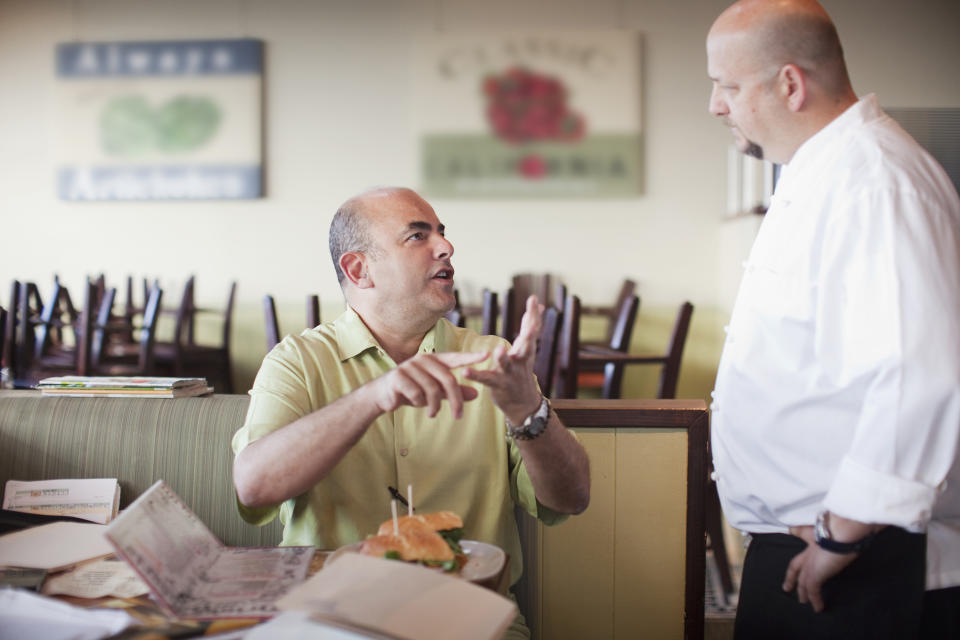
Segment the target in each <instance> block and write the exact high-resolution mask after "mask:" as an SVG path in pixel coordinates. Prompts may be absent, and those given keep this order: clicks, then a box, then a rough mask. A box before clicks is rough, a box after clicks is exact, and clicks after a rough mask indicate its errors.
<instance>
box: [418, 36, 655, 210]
mask: <svg viewBox="0 0 960 640" xmlns="http://www.w3.org/2000/svg"><path fill="white" fill-rule="evenodd" d="M639 45H640V40H639V35H638V34H637V33H635V32H629V31H625V30H610V31H555V30H550V31H547V30H543V31H529V32H509V33H497V32H441V33H438V34H434V35H431V36H429V37H426V38H424V39H423V40H422V41H420V43H419V45H418V47H417V50H416V54H415V56H416V60H415V64H414V68H415V69H416V78H415V86H416V100H415V110H414V113H415V114H416V118H417V134H418V136H419V143H420V175H421V188H422V190H423V191H424V193H426V194H429V195H433V196H440V197H462V198H483V197H497V198H502V197H520V198H524V197H534V198H537V197H565V198H566V197H587V198H604V197H610V198H620V197H630V196H635V195H638V194H639V193H640V192H641V184H642V183H641V169H642V167H641V160H642V155H641V151H642V140H641V127H640V123H641V119H640V86H641V84H640V46H639Z"/></svg>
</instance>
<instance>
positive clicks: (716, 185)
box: [0, 0, 960, 397]
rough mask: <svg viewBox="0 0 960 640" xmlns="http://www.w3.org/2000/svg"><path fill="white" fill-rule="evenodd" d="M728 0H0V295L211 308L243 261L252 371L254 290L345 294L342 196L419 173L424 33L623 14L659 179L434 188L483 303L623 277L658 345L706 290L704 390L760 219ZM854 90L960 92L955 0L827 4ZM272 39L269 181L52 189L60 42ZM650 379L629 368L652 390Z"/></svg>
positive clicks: (611, 285)
mask: <svg viewBox="0 0 960 640" xmlns="http://www.w3.org/2000/svg"><path fill="white" fill-rule="evenodd" d="M726 4H727V3H726V2H722V1H715V0H688V1H684V2H676V1H675V0H642V1H641V0H590V1H587V0H519V1H518V0H509V1H507V0H488V1H486V2H477V1H476V0H471V1H468V0H356V1H349V0H337V1H333V0H329V1H328V0H204V1H203V2H197V1H193V0H166V1H164V2H151V1H146V0H71V1H67V0H0V224H2V231H0V232H2V237H3V238H4V242H3V246H2V249H0V304H5V302H6V295H7V286H6V284H4V283H5V282H9V280H10V279H12V278H20V279H29V280H34V281H36V282H37V283H38V284H39V285H40V286H41V290H43V291H46V290H47V289H48V288H49V283H50V282H51V280H52V277H53V274H54V273H58V274H60V276H61V278H62V279H63V280H64V282H65V283H66V284H67V285H68V286H71V287H72V288H79V285H80V283H81V282H82V278H83V277H84V275H86V274H89V273H99V272H105V273H106V275H107V277H108V279H110V280H111V281H112V282H116V283H118V284H119V282H120V280H121V279H122V278H125V277H126V276H127V275H128V274H132V275H134V276H136V277H142V276H147V277H151V278H154V277H158V278H160V280H161V284H162V285H163V286H164V288H165V291H166V292H167V293H166V300H167V302H168V304H170V303H172V302H173V301H175V300H176V299H177V298H178V296H179V293H180V289H181V287H182V285H183V282H184V280H185V279H186V277H187V276H188V275H189V274H191V273H195V274H196V275H197V296H198V298H199V301H200V303H201V304H203V305H207V306H219V305H222V303H223V301H224V299H225V297H226V290H227V285H228V283H229V281H230V280H232V279H236V280H238V281H239V283H240V288H239V294H238V295H239V305H238V308H239V317H238V320H239V321H238V323H237V327H236V329H235V331H234V346H235V352H236V355H237V364H236V368H237V373H238V374H239V375H238V378H239V381H240V384H241V385H242V386H245V385H248V384H249V383H250V380H251V379H252V374H253V372H255V370H256V368H257V366H258V364H259V360H260V358H262V356H263V354H264V351H265V349H264V347H263V328H262V321H261V316H260V311H259V309H260V307H259V301H260V298H261V297H262V296H263V295H264V294H265V293H272V294H273V295H275V296H276V297H277V299H278V304H279V306H280V309H281V314H282V315H283V319H284V320H285V321H286V324H285V326H284V328H285V329H286V330H293V329H299V328H301V327H302V326H303V319H302V318H303V302H302V301H303V296H304V295H305V294H306V293H308V292H316V293H319V294H320V295H321V299H322V303H323V315H324V317H325V318H331V317H332V316H333V315H334V314H335V313H336V312H337V311H338V309H340V308H341V306H342V302H341V299H340V294H339V289H338V287H337V283H336V280H335V277H334V275H333V270H332V267H331V266H330V262H329V258H328V254H327V249H326V233H327V226H328V223H329V220H330V216H331V215H332V212H333V211H334V210H335V208H336V207H337V205H338V204H339V203H341V202H342V201H343V200H344V199H346V198H347V197H348V196H350V195H351V194H353V193H355V192H357V191H359V190H361V189H364V188H366V187H368V186H372V185H381V184H402V185H412V186H416V185H417V182H418V175H417V166H416V142H417V141H416V137H415V135H414V133H413V131H412V130H411V126H410V125H411V122H413V121H414V115H415V114H413V113H412V103H413V100H412V96H411V91H412V88H411V87H412V82H411V74H412V73H413V70H412V69H411V65H410V64H409V61H410V59H411V53H412V50H413V47H414V46H415V44H416V42H417V39H418V38H420V37H423V36H424V35H425V34H429V33H431V32H432V31H434V30H438V29H439V30H454V29H463V28H479V27H484V28H506V27H509V28H524V27H528V28H538V29H539V28H553V27H556V28H583V29H627V30H631V31H634V32H636V33H637V34H638V35H639V37H640V38H641V41H642V46H641V51H642V61H641V69H642V79H641V92H642V99H641V101H642V104H641V111H642V127H643V145H644V148H643V167H644V168H643V172H644V173H643V177H642V178H643V179H642V183H643V185H644V192H643V193H642V195H640V196H638V197H635V198H628V199H620V200H602V201H597V200H541V201H530V200H522V201H521V200H484V201H462V200H435V201H434V202H433V204H434V206H435V208H436V209H437V211H438V214H439V215H440V217H441V219H442V220H443V221H444V222H445V224H446V225H447V227H448V229H449V237H450V238H451V239H452V241H453V242H454V244H455V245H456V248H457V253H456V256H455V266H456V267H457V281H458V286H459V287H460V289H461V292H462V293H463V296H464V298H465V299H466V301H467V302H471V301H474V300H476V299H477V297H478V296H479V291H480V289H481V288H482V287H484V286H488V287H492V288H495V289H503V288H504V287H505V286H506V285H507V282H508V280H509V276H510V274H512V273H514V272H518V271H551V272H556V273H559V274H560V275H561V276H563V278H564V279H565V280H566V282H567V284H568V285H569V287H570V288H571V290H572V291H573V292H575V293H578V294H579V295H580V296H581V298H582V299H583V300H584V302H585V303H587V304H602V303H606V302H608V301H610V300H611V299H612V298H613V296H614V295H615V292H616V290H617V287H618V285H619V283H620V281H621V280H622V279H623V278H624V277H630V278H633V279H635V280H637V281H638V282H639V284H640V293H641V296H642V299H643V302H642V304H641V313H640V320H639V323H640V324H639V330H638V332H637V339H636V341H635V345H634V348H635V350H645V349H647V348H656V349H662V348H663V345H664V344H665V341H666V337H667V334H668V333H669V328H670V323H671V320H672V316H673V313H674V310H675V308H676V306H677V304H679V303H680V302H681V301H682V300H684V299H689V300H691V301H692V302H693V303H694V304H695V305H696V311H695V313H694V324H693V329H692V333H691V336H690V342H689V348H688V353H687V356H686V358H685V362H684V370H683V373H682V375H681V382H680V394H681V395H682V396H685V397H703V396H705V395H706V394H707V393H708V391H709V389H710V387H711V385H712V378H713V374H714V372H715V368H716V362H717V359H718V357H719V352H720V348H721V346H722V335H723V334H722V330H721V327H722V325H723V324H724V323H725V320H726V315H727V313H728V312H729V308H730V305H731V302H732V297H733V295H734V293H735V291H736V281H737V278H738V274H739V263H740V260H741V259H742V258H743V256H744V254H745V251H746V249H747V248H748V247H749V242H750V239H751V237H752V235H753V233H754V232H755V228H756V220H754V219H749V218H741V219H737V220H733V221H730V220H724V217H725V205H726V184H727V180H726V175H727V149H728V146H729V134H728V132H727V131H726V130H725V129H724V127H722V126H720V124H719V123H718V122H716V121H714V119H713V118H712V117H710V116H709V115H708V114H707V111H706V103H707V98H708V94H709V88H710V87H709V82H708V80H707V77H706V69H705V65H706V61H705V53H704V45H703V39H704V35H705V33H706V31H707V29H708V28H709V25H710V23H711V21H712V20H713V18H714V17H715V15H716V14H717V13H718V12H719V11H720V10H722V8H723V7H724V6H725V5H726ZM824 4H825V6H826V7H827V9H828V10H829V11H831V13H832V14H833V16H834V18H835V20H836V22H837V25H838V29H839V31H840V35H841V38H842V39H843V40H844V43H845V46H846V51H847V57H848V61H849V66H850V68H851V73H852V77H853V80H854V86H855V88H856V89H857V91H858V92H860V93H867V92H876V93H877V94H878V95H879V97H880V101H881V104H883V105H886V106H896V107H958V106H960V83H958V82H957V76H956V71H955V66H954V65H955V62H956V61H957V60H958V59H960V39H958V38H957V37H956V33H957V28H958V27H960V3H957V2H956V0H924V1H921V2H906V1H904V0H878V1H876V2H862V1H859V0H833V1H830V0H826V1H825V3H824ZM233 37H255V38H260V39H262V40H263V41H264V42H265V46H266V48H265V51H266V68H265V73H264V105H265V116H264V127H265V148H264V164H265V168H266V171H265V176H266V188H267V195H266V197H264V198H262V199H259V200H252V201H219V202H218V201H213V202H142V203H137V202H100V203H68V202H62V201H59V200H58V199H57V197H56V195H55V192H54V180H53V176H54V165H55V157H54V152H53V149H54V147H55V144H54V143H55V140H53V131H54V119H55V118H54V105H53V99H54V94H55V80H54V64H53V61H54V46H55V44H56V43H58V42H70V41H78V40H80V41H105V40H137V39H145V40H146V39H188V38H233ZM654 377H655V376H653V375H649V374H642V373H639V372H633V373H629V374H628V379H627V391H628V393H629V394H631V395H634V396H641V395H649V394H650V393H652V389H653V384H654Z"/></svg>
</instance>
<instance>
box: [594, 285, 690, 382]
mask: <svg viewBox="0 0 960 640" xmlns="http://www.w3.org/2000/svg"><path fill="white" fill-rule="evenodd" d="M692 316H693V305H692V304H691V303H689V302H684V303H683V304H681V305H680V309H679V310H678V311H677V319H676V321H675V322H674V325H673V333H672V335H671V337H670V342H669V344H668V346H667V352H666V353H665V354H663V355H633V354H628V353H618V352H614V351H612V350H605V349H601V348H599V347H591V348H589V349H581V350H580V354H581V357H580V360H581V363H582V362H584V361H587V362H602V363H604V367H605V371H604V383H603V397H604V398H618V397H620V387H621V383H622V382H623V368H624V367H625V366H626V365H628V364H655V365H660V366H661V367H662V369H661V371H660V384H659V386H658V387H657V398H660V399H671V398H676V397H677V382H678V380H679V378H680V361H681V359H682V358H683V348H684V346H685V345H686V342H687V333H688V332H689V330H690V318H691V317H692Z"/></svg>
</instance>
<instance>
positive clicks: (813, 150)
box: [787, 93, 882, 167]
mask: <svg viewBox="0 0 960 640" xmlns="http://www.w3.org/2000/svg"><path fill="white" fill-rule="evenodd" d="M881 114H882V111H880V106H879V104H878V103H877V96H876V95H875V94H873V93H871V94H868V95H865V96H863V97H862V98H860V99H859V100H857V101H856V102H855V103H853V104H852V105H850V107H849V108H847V110H846V111H844V112H843V113H841V114H840V115H839V116H837V117H836V118H834V119H833V120H831V121H830V123H829V124H827V126H825V127H824V128H823V129H820V131H817V132H816V133H815V134H813V135H812V136H810V138H808V139H807V141H806V142H804V143H803V144H802V145H800V148H799V149H797V151H796V153H794V154H793V158H791V159H790V163H789V164H788V165H787V166H788V167H790V166H801V165H804V164H806V162H807V160H808V159H809V158H815V157H816V156H818V155H819V154H820V152H821V150H823V149H825V148H826V147H828V146H830V145H832V144H833V143H834V142H835V141H836V140H837V138H838V137H840V136H842V135H843V134H844V132H847V131H850V130H851V128H855V127H857V126H858V125H861V124H863V123H864V122H866V121H868V120H872V119H873V118H875V117H877V116H879V115H881Z"/></svg>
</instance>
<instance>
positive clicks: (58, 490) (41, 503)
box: [3, 478, 120, 524]
mask: <svg viewBox="0 0 960 640" xmlns="http://www.w3.org/2000/svg"><path fill="white" fill-rule="evenodd" d="M119 507H120V483H118V482H117V479H116V478H87V479H67V480H32V481H23V480H7V484H6V486H5V487H4V491H3V508H4V509H7V510H8V511H19V512H21V513H34V514H38V515H46V516H71V517H74V518H81V519H83V520H89V521H90V522H96V523H98V524H107V523H108V522H110V521H111V520H112V519H113V518H114V517H116V515H117V509H118V508H119Z"/></svg>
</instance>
